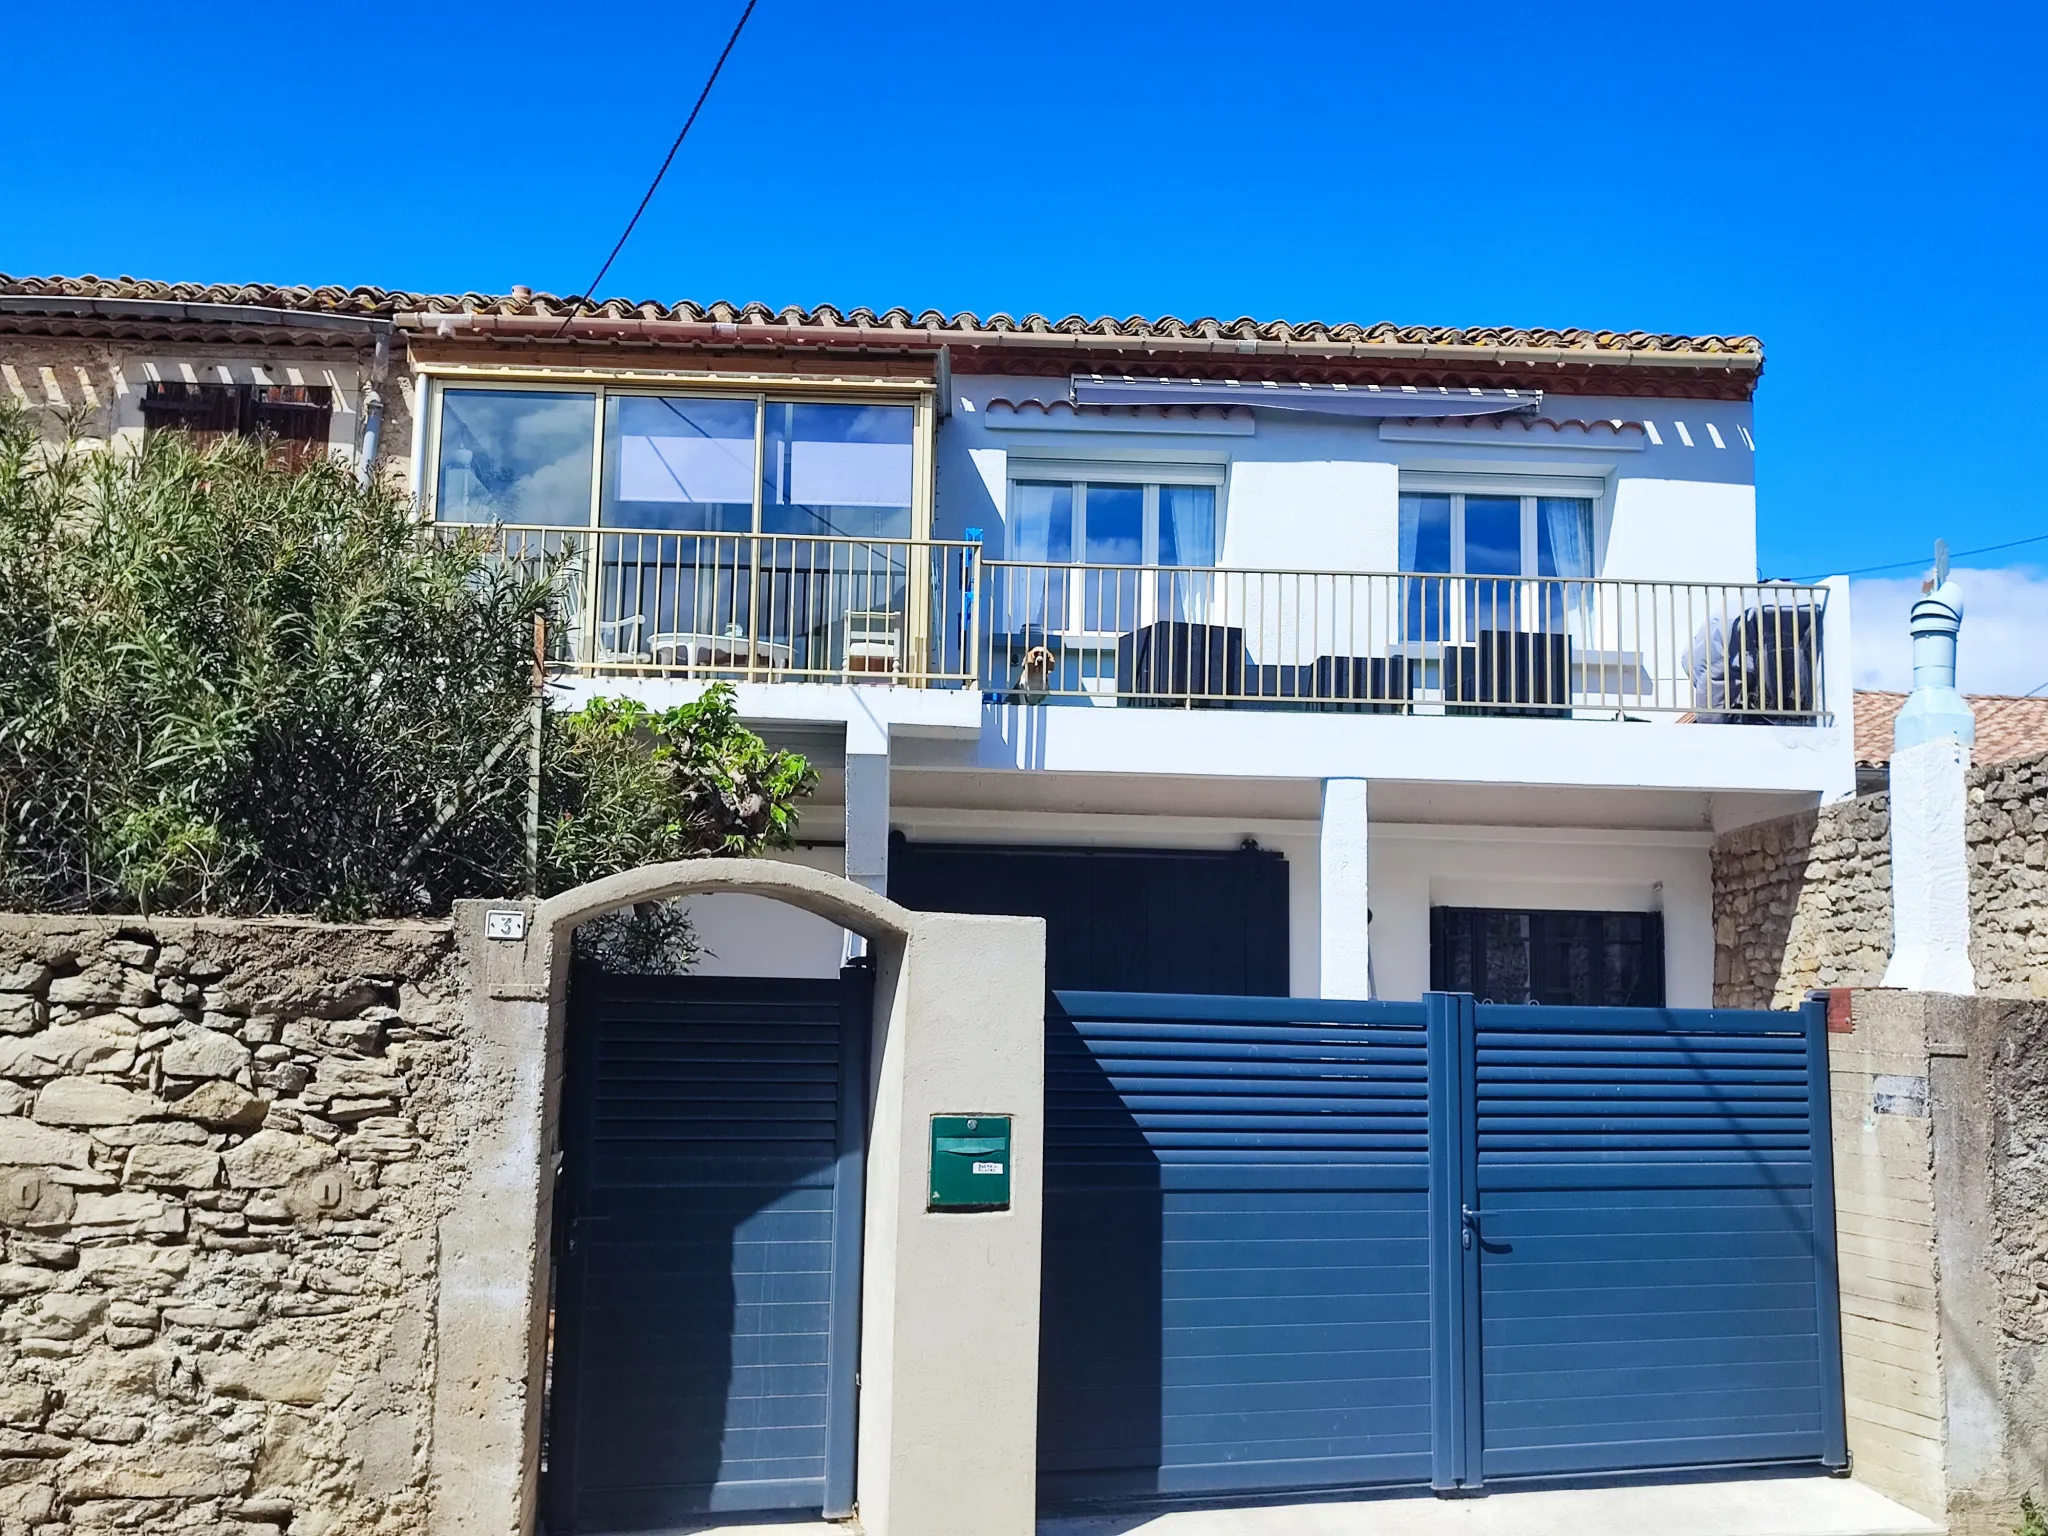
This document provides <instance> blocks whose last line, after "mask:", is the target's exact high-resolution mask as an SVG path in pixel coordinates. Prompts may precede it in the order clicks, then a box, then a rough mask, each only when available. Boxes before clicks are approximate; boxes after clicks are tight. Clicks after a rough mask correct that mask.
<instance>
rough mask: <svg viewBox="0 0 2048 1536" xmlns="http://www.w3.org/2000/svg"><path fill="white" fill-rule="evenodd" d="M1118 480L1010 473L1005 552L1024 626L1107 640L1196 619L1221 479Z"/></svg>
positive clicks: (1213, 548) (1025, 468) (1213, 547)
mask: <svg viewBox="0 0 2048 1536" xmlns="http://www.w3.org/2000/svg"><path fill="white" fill-rule="evenodd" d="M1115 473H1116V472H1115V471H1114V470H1104V471H1094V470H1090V471H1085V472H1083V473H1079V474H1068V473H1063V472H1061V471H1060V469H1059V468H1057V467H1055V466H1050V465H1047V466H1042V467H1037V466H1031V465H1029V464H1017V465H1015V466H1014V468H1013V478H1012V479H1011V481H1010V497H1009V501H1010V504H1009V513H1008V517H1007V519H1006V527H1007V537H1006V539H1005V543H1004V548H1005V551H1006V557H1007V559H1008V561H1009V562H1010V564H1011V567H1012V570H1013V571H1015V572H1016V578H1017V579H1013V580H1012V582H1011V583H1010V585H1011V586H1013V587H1015V588H1016V590H1017V594H1018V601H1019V602H1020V603H1021V604H1022V605H1023V606H1024V607H1025V608H1027V609H1029V610H1030V611H1029V612H1028V613H1025V614H1021V615H1019V616H1016V617H1019V618H1021V620H1022V621H1023V622H1026V623H1030V624H1034V625H1042V626H1044V627H1046V628H1049V629H1056V630H1061V631H1065V632H1069V633H1087V634H1102V635H1113V634H1120V633H1123V632H1124V631H1127V630H1131V629H1134V628H1136V627H1137V626H1139V625H1141V624H1149V623H1152V622H1154V621H1155V620H1159V619H1199V618H1200V617H1201V616H1202V612H1203V610H1204V609H1205V608H1206V605H1207V603H1208V597H1209V594H1208V580H1207V578H1206V577H1203V576H1197V575H1194V574H1192V573H1194V572H1197V571H1207V570H1210V569H1213V568H1214V566H1215V564H1216V554H1217V549H1218V546H1219V543H1220V537H1219V535H1220V532H1221V530H1220V528H1219V526H1218V518H1217V504H1218V501H1219V500H1220V497H1219V491H1220V489H1221V486H1220V481H1219V479H1213V478H1205V479H1202V480H1195V479H1194V478H1192V476H1191V477H1190V478H1188V479H1185V480H1180V479H1170V478H1166V477H1165V476H1164V475H1162V476H1160V477H1158V478H1135V477H1133V478H1112V476H1113V475H1114V474H1115ZM1125 473H1126V474H1127V475H1129V474H1134V472H1131V471H1126V472H1125ZM1182 572H1187V573H1189V574H1186V575H1183V574H1181V573H1182Z"/></svg>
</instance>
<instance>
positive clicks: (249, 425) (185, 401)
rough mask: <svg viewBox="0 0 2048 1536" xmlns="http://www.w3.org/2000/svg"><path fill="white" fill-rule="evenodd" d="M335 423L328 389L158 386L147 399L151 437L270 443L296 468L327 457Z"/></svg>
mask: <svg viewBox="0 0 2048 1536" xmlns="http://www.w3.org/2000/svg"><path fill="white" fill-rule="evenodd" d="M333 418H334V391H333V390H331V389H329V388H328V387H327V386H326V385H324V384H184V383H153V384H151V385H150V386H149V387H148V389H147V390H145V391H144V392H143V396H142V426H143V430H144V431H145V432H189V433H191V434H192V435H193V436H195V437H197V438H200V439H201V440H203V441H213V440H215V439H218V438H223V437H260V438H265V439H267V440H268V441H269V442H270V443H271V445H272V452H273V453H274V454H275V455H276V456H277V457H279V458H281V459H284V460H287V461H289V462H292V463H295V464H296V463H303V462H305V461H306V460H308V459H318V458H324V457H325V456H326V453H327V433H328V428H329V426H330V425H331V423H332V421H333Z"/></svg>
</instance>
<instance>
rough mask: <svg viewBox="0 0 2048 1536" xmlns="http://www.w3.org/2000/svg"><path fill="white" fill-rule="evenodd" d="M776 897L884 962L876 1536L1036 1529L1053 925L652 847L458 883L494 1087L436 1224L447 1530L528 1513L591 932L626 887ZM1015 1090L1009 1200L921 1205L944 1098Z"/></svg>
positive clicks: (872, 1395) (485, 1076)
mask: <svg viewBox="0 0 2048 1536" xmlns="http://www.w3.org/2000/svg"><path fill="white" fill-rule="evenodd" d="M727 891H730V892H740V893H745V894H750V895H756V896H768V897H771V898H774V899H776V900H781V901H786V902H788V903H790V904H791V905H793V906H797V907H801V908H803V909H805V910H807V911H810V912H813V913H816V914H817V915H818V916H821V917H824V918H826V919H828V920H830V921H832V922H835V923H838V924H840V925H841V926H843V927H846V928H848V929H851V930H852V931H854V932H856V933H859V934H860V935H861V936H862V937H864V938H865V939H867V940H868V942H869V945H870V947H871V950H872V952H873V953H874V956H875V962H876V978H875V1028H874V1046H873V1052H872V1055H871V1058H870V1062H869V1074H870V1080H869V1086H870V1112H869V1127H870V1131H869V1147H868V1176H867V1231H866V1243H865V1254H864V1264H863V1299H862V1330H861V1352H860V1358H861V1382H862V1386H861V1399H860V1412H859V1422H858V1436H859V1449H858V1458H857V1461H858V1476H857V1489H856V1499H857V1501H858V1506H859V1514H860V1519H861V1523H862V1525H863V1526H864V1527H865V1528H866V1530H867V1531H868V1532H869V1533H870V1536H960V1533H963V1532H974V1533H976V1536H1030V1532H1031V1531H1032V1529H1033V1524H1034V1518H1035V1513H1036V1509H1035V1495H1034V1488H1035V1481H1036V1468H1037V1428H1036V1426H1037V1384H1038V1289H1039V1244H1040V1221H1041V1211H1042V1192H1043V1171H1042V1169H1043V1164H1042V1149H1043V1145H1044V1081H1045V1079H1044V1071H1045V1068H1044V996H1045V991H1044V989H1045V925H1044V923H1043V922H1042V921H1040V920H1039V919H1037V918H1014V917H965V916H955V915H951V914H938V913H918V912H911V911H909V910H907V909H906V908H903V907H899V906H897V905H896V904H895V903H894V902H891V901H889V900H887V899H886V898H885V897H882V896H879V895H876V894H875V893H874V892H872V891H870V890H866V889H864V888H862V887H861V886H858V885H856V884H854V883H853V882H852V881H849V880H845V879H842V878H841V877H839V876H837V875H828V874H824V873H821V872H819V871H816V870H811V869H806V868H803V867H800V866H797V865H791V864H779V863H774V862H771V861H768V860H760V859H704V860H695V861H691V862H687V863H678V864H664V865H655V866H650V867H649V868H646V869H640V870H633V871H630V872H628V873H626V874H622V875H617V876H613V877H610V878H608V879H605V880H600V881H596V882H593V883H592V884H590V885H587V886H583V887H581V888H579V889H578V890H575V891H570V892H567V893H564V894H563V895H561V896H556V897H551V898H550V899H549V900H547V901H546V902H543V903H540V904H538V905H537V906H536V905H533V904H522V903H518V902H463V903H460V904H458V907H457V912H456V927H457V932H458V937H459V941H460V942H461V944H462V946H463V950H464V953H465V955H466V957H467V959H468V962H469V971H470V978H471V992H470V999H469V1005H468V1016H467V1019H466V1027H465V1038H464V1041H463V1044H464V1047H465V1050H466V1052H467V1062H468V1070H469V1071H470V1072H472V1073H473V1074H474V1075H475V1077H476V1079H477V1081H478V1082H480V1083H481V1084H483V1085H485V1089H486V1091H485V1094H484V1097H485V1098H486V1099H487V1100H488V1102H489V1105H490V1113H488V1114H487V1115H486V1116H485V1117H484V1118H483V1119H482V1120H481V1121H480V1123H479V1124H478V1126H477V1128H476V1132H475V1136H474V1139H473V1140H472V1142H471V1144H470V1155H469V1156H468V1158H467V1159H466V1160H465V1162H464V1163H463V1165H462V1167H461V1168H460V1169H459V1170H458V1180H457V1184H456V1187H455V1188H454V1189H453V1190H452V1191H451V1194H450V1202H449V1206H448V1210H447V1214H446V1215H445V1216H444V1217H443V1219H442V1222H441V1227H440V1233H439V1238H440V1241H439V1253H438V1255H437V1259H436V1260H430V1261H427V1262H438V1266H439V1273H440V1292H439V1299H438V1303H437V1314H436V1334H437V1354H436V1388H435V1401H434V1412H433V1426H434V1428H433V1444H432V1447H431V1450H430V1453H429V1454H430V1463H431V1466H430V1481H431V1485H432V1489H433V1513H432V1524H431V1528H430V1529H431V1533H432V1536H529V1533H531V1532H532V1531H533V1529H534V1521H535V1511H536V1508H537V1503H538V1476H539V1460H540V1435H541V1428H542V1426H541V1383H542V1379H543V1372H544V1370H545V1366H546V1353H545V1351H546V1339H547V1306H548V1294H549V1287H548V1279H549V1275H548V1265H549V1233H550V1230H551V1224H552V1217H553V1212H552V1209H551V1200H552V1194H553V1188H554V1167H555V1160H556V1157H557V1155H558V1152H559V1148H560V1141H559V1123H558V1121H559V1105H560V1100H561V1091H560V1089H561V1073H562V1061H563V1054H564V1053H563V1031H564V1020H565V1016H566V1002H567V969H568V960H569V950H570V939H571V935H572V934H573V932H574V930H575V928H576V926H577V925H578V924H580V923H582V922H585V921H587V920H588V919H590V918H592V917H595V916H597V915H599V914H600V913H603V912H608V911H612V910H615V909H616V908H618V907H621V906H625V905H627V904H629V903H633V902H640V901H658V900H663V899H666V898H668V897H672V896H681V895H691V894H700V893H712V892H727ZM944 1114H967V1115H975V1114H988V1115H1009V1116H1011V1117H1012V1121H1013V1141H1012V1153H1011V1155H1012V1158H1013V1171H1012V1181H1011V1204H1010V1208H1009V1209H1008V1210H1006V1211H994V1212H973V1213H944V1214H935V1213H933V1212H930V1211H928V1210H926V1208H925V1205H926V1198H927V1183H928V1170H927V1157H928V1147H929V1137H930V1123H931V1118H932V1116H934V1115H944Z"/></svg>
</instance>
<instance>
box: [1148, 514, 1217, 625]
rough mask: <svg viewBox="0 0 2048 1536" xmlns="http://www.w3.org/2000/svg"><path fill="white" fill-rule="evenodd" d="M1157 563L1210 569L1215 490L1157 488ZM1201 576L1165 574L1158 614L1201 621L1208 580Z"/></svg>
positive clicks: (1204, 616)
mask: <svg viewBox="0 0 2048 1536" xmlns="http://www.w3.org/2000/svg"><path fill="white" fill-rule="evenodd" d="M1159 563H1160V564H1161V565H1175V566H1188V567H1192V568H1194V569H1197V570H1201V571H1204V572H1206V571H1209V570H1211V569H1213V568H1214V567H1215V564H1216V492H1215V489H1214V488H1213V487H1211V486H1206V485H1162V486H1161V487H1159ZM1210 580H1211V578H1210V577H1209V576H1207V575H1200V576H1165V577H1162V578H1161V584H1162V585H1163V586H1164V587H1165V589H1166V590H1165V591H1163V592H1162V593H1161V594H1160V597H1161V601H1160V604H1159V608H1160V613H1159V617H1161V618H1162V619H1186V620H1189V621H1191V622H1193V623H1197V624H1199V623H1201V622H1203V621H1204V620H1205V619H1207V618H1208V615H1209V583H1210Z"/></svg>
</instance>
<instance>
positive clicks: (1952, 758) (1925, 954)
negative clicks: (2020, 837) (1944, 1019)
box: [1883, 542, 1977, 996]
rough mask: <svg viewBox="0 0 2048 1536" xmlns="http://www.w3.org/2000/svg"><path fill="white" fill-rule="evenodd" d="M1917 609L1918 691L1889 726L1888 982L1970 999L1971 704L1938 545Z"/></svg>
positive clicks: (1959, 610) (1951, 590) (1957, 611)
mask: <svg viewBox="0 0 2048 1536" xmlns="http://www.w3.org/2000/svg"><path fill="white" fill-rule="evenodd" d="M1929 587H1930V588H1931V589H1932V590H1930V591H1929V592H1928V593H1927V595H1926V596H1924V597H1922V598H1921V599H1920V601H1919V602H1917V603H1915V604H1914V605H1913V617H1912V631H1913V691H1912V692H1911V693H1910V694H1908V695H1907V697H1906V703H1905V706H1904V707H1903V708H1902V709H1900V711H1899V714H1898V718H1897V720H1896V721H1894V723H1893V725H1892V757H1891V827H1892V958H1891V963H1890V964H1889V965H1887V966H1886V967H1885V972H1884V982H1883V985H1885V986H1887V987H1901V988H1904V989H1906V990H1908V991H1913V992H1949V993H1958V994H1962V995H1965V996H1967V995H1969V994H1971V993H1974V992H1975V991H1976V990H1977V978H1976V975H1975V973H1974V972H1973V971H1972V970H1971V968H1970V865H1969V856H1968V851H1967V848H1966V846H1965V842H1964V833H1963V819H1964V815H1965V812H1966V809H1967V805H1968V798H1967V797H1968V785H1967V784H1966V782H1965V776H1966V775H1967V773H1968V771H1969V767H1970V747H1971V744H1972V743H1974V742H1975V741H1976V739H1977V725H1976V720H1975V719H1974V717H1973V716H1972V715H1971V713H1970V706H1969V702H1968V701H1967V700H1965V699H1964V698H1963V696H1962V695H1961V694H1960V693H1958V692H1957V691H1956V637H1957V634H1958V632H1959V631H1960V630H1961V629H1962V625H1963V594H1962V591H1961V589H1960V588H1958V587H1957V586H1956V584H1955V583H1954V582H1953V581H1951V580H1950V579H1949V574H1948V545H1947V544H1946V543H1945V542H1938V543H1936V545H1935V546H1934V580H1933V581H1932V582H1930V583H1929Z"/></svg>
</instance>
